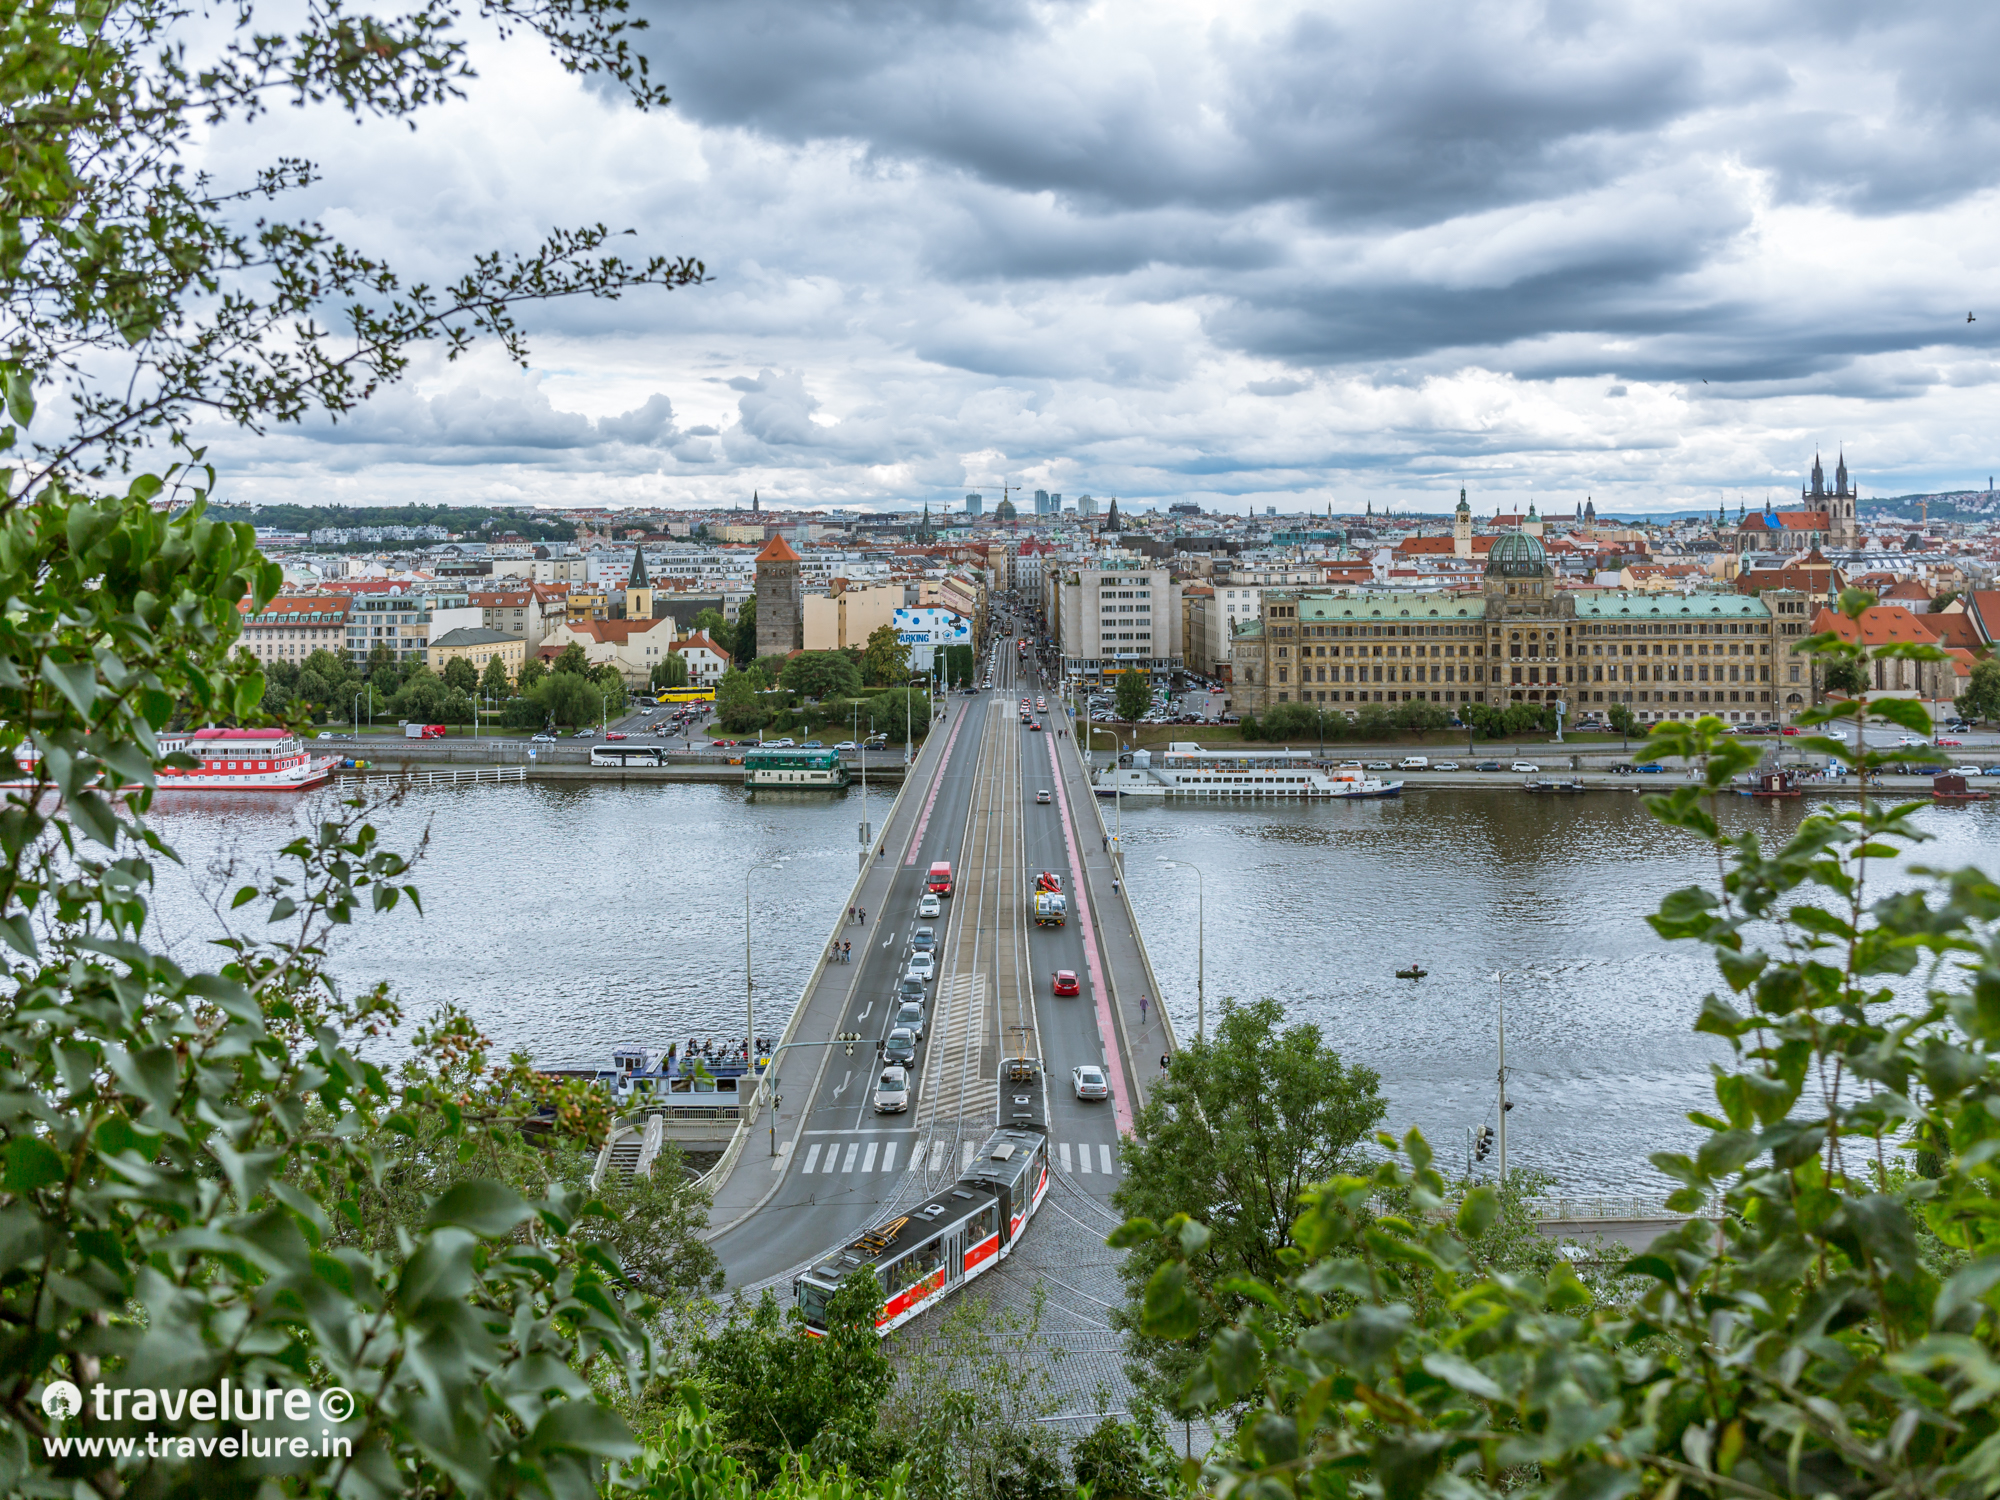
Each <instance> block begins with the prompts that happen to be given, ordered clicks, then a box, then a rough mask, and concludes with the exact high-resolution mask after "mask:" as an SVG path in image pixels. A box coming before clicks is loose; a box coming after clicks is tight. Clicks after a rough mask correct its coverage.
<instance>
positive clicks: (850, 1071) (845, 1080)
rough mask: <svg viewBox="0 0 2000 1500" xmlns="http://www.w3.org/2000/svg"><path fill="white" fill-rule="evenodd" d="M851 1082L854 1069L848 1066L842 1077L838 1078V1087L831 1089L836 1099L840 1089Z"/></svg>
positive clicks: (840, 1091)
mask: <svg viewBox="0 0 2000 1500" xmlns="http://www.w3.org/2000/svg"><path fill="white" fill-rule="evenodd" d="M852 1082H854V1070H853V1069H852V1068H849V1069H848V1070H847V1073H846V1075H845V1076H844V1077H842V1079H841V1080H840V1088H837V1089H835V1090H834V1091H833V1097H834V1098H836V1099H838V1098H839V1097H840V1095H841V1093H842V1091H843V1090H844V1089H846V1087H847V1086H848V1085H849V1084H850V1083H852Z"/></svg>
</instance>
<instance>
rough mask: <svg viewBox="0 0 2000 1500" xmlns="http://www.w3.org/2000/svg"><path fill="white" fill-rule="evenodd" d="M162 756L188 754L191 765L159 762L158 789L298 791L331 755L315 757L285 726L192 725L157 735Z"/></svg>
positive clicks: (316, 777)
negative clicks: (189, 728)
mask: <svg viewBox="0 0 2000 1500" xmlns="http://www.w3.org/2000/svg"><path fill="white" fill-rule="evenodd" d="M160 753H161V754H162V755H175V754H179V755H189V756H192V757H193V758H194V759H195V761H196V762H197V764H196V765H195V766H194V767H193V768H192V769H190V768H187V767H182V766H162V767H160V773H159V788H160V790H161V791H163V792H302V791H305V790H306V789H307V788H308V787H315V786H318V785H319V784H320V783H321V782H323V781H325V780H326V778H327V777H328V776H329V775H330V774H331V773H332V771H333V767H334V765H335V764H336V759H337V758H336V757H334V756H330V755H328V756H315V755H314V754H313V753H312V752H311V751H310V750H308V749H307V748H306V747H305V743H304V742H303V741H302V740H300V739H299V737H298V736H297V735H295V734H293V733H292V732H291V731H290V730H287V729H197V730H195V731H193V732H192V733H185V732H184V733H180V734H163V735H161V736H160Z"/></svg>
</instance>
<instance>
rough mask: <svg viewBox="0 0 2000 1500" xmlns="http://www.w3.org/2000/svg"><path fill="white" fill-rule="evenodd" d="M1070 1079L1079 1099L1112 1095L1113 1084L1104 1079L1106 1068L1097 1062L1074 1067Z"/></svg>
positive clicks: (1102, 1097)
mask: <svg viewBox="0 0 2000 1500" xmlns="http://www.w3.org/2000/svg"><path fill="white" fill-rule="evenodd" d="M1069 1081H1070V1085H1071V1087H1073V1088H1074V1089H1075V1090H1076V1097H1077V1098H1079V1099H1108V1098H1110V1097H1111V1085H1110V1084H1108V1083H1106V1082H1105V1081H1104V1069H1102V1068H1100V1067H1098V1066H1097V1064H1096V1063H1085V1064H1084V1065H1083V1066H1082V1067H1080V1068H1076V1069H1073V1070H1072V1071H1071V1073H1070V1075H1069Z"/></svg>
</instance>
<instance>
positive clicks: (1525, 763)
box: [1508, 760, 1541, 775]
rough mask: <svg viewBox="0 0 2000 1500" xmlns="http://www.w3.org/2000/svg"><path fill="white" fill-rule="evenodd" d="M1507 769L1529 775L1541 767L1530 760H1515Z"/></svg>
mask: <svg viewBox="0 0 2000 1500" xmlns="http://www.w3.org/2000/svg"><path fill="white" fill-rule="evenodd" d="M1508 769H1509V770H1511V771H1514V772H1516V773H1517V774H1518V773H1521V772H1526V773H1528V774H1529V775H1533V774H1534V773H1535V772H1536V771H1539V770H1541V767H1540V766H1538V765H1536V764H1535V763H1534V762H1533V761H1531V760H1517V761H1515V762H1514V764H1513V765H1512V766H1510V767H1508Z"/></svg>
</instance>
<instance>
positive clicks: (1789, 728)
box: [1778, 724, 1805, 734]
mask: <svg viewBox="0 0 2000 1500" xmlns="http://www.w3.org/2000/svg"><path fill="white" fill-rule="evenodd" d="M1778 733H1779V734H1804V733H1805V731H1804V730H1803V729H1801V728H1799V726H1798V725H1796V724H1787V725H1786V726H1785V727H1784V728H1783V729H1780V730H1779V731H1778Z"/></svg>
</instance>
